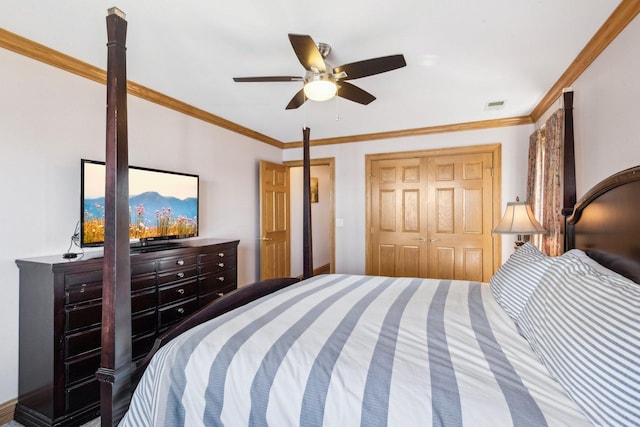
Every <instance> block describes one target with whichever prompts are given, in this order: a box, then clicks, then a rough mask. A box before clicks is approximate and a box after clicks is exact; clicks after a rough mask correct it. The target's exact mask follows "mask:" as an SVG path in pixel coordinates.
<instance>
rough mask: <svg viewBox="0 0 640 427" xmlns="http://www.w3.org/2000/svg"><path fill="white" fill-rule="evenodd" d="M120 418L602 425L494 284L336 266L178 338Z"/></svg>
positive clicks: (151, 422) (205, 422)
mask: <svg viewBox="0 0 640 427" xmlns="http://www.w3.org/2000/svg"><path fill="white" fill-rule="evenodd" d="M121 425H122V426H144V427H148V426H217V425H227V426H244V425H251V426H262V425H271V426H293V425H301V426H321V425H327V426H355V425H363V426H376V425H381V426H383V425H394V426H429V425H434V426H457V425H466V426H472V425H473V426H502V425H518V426H536V427H537V426H544V425H571V426H581V425H590V424H589V423H588V421H586V419H585V418H584V416H583V415H581V413H580V412H579V410H578V409H577V407H576V405H575V404H574V403H573V402H571V401H570V400H569V398H568V397H566V395H565V394H564V392H563V391H562V389H561V388H560V386H559V385H558V384H557V383H556V382H555V381H554V380H553V379H551V377H550V376H549V375H548V374H547V372H546V370H545V368H544V367H543V366H542V365H541V364H540V362H538V360H537V359H536V357H535V355H534V354H533V352H532V351H531V350H530V348H529V347H528V344H527V343H526V341H524V339H523V338H522V337H521V336H520V335H518V333H517V331H516V329H515V326H514V324H513V322H512V321H511V320H510V318H509V317H508V316H507V314H506V313H505V312H504V311H503V310H502V309H501V308H500V306H499V305H498V304H497V303H496V302H495V300H494V298H493V296H492V294H491V292H490V290H489V287H488V285H487V284H481V283H474V282H463V281H445V280H433V279H415V278H387V277H377V276H376V277H373V276H357V275H324V276H317V277H313V278H311V279H308V280H306V281H303V282H301V283H299V284H296V285H293V286H290V287H288V288H286V289H283V290H281V291H279V292H276V293H274V294H271V295H269V296H267V297H264V298H262V299H260V300H258V301H254V302H253V303H250V304H248V305H246V306H243V307H241V308H239V309H236V310H234V311H232V312H229V313H227V314H225V315H223V316H221V317H218V318H216V319H213V320H211V321H209V322H207V323H205V324H203V325H200V326H198V327H196V328H194V329H192V330H190V331H188V332H187V333H185V334H183V335H181V336H179V337H178V338H176V339H175V340H173V341H172V342H170V343H168V344H167V345H166V346H165V347H163V348H162V349H161V351H160V352H158V354H157V355H156V356H155V358H154V359H153V361H152V363H151V365H150V366H149V368H148V369H147V371H146V372H145V374H144V376H143V378H142V380H141V382H140V384H139V385H138V387H137V389H136V392H135V394H134V396H133V399H132V402H131V407H130V409H129V412H128V413H127V414H126V416H125V418H124V419H123V421H122V423H121Z"/></svg>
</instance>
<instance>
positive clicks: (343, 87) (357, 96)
mask: <svg viewBox="0 0 640 427" xmlns="http://www.w3.org/2000/svg"><path fill="white" fill-rule="evenodd" d="M338 96H339V97H341V98H345V99H348V100H350V101H353V102H357V103H358V104H363V105H368V104H370V103H372V102H373V101H375V99H376V97H375V96H373V95H371V94H370V93H369V92H367V91H366V90H363V89H360V88H359V87H358V86H355V85H352V84H351V83H347V82H343V81H340V82H339V83H338Z"/></svg>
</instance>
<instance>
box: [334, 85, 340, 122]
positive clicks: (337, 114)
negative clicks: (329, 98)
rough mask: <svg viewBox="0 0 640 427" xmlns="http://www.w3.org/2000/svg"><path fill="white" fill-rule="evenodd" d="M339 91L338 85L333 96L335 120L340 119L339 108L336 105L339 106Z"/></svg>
mask: <svg viewBox="0 0 640 427" xmlns="http://www.w3.org/2000/svg"><path fill="white" fill-rule="evenodd" d="M339 91H340V86H338V88H337V89H336V96H335V98H336V122H337V121H339V120H340V109H339V108H338V106H339V104H338V103H339V102H340V101H339V100H338V99H339V98H340V96H339V95H338V92H339Z"/></svg>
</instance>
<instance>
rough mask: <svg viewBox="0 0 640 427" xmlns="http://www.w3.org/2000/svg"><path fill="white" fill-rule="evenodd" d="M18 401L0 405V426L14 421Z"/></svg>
mask: <svg viewBox="0 0 640 427" xmlns="http://www.w3.org/2000/svg"><path fill="white" fill-rule="evenodd" d="M17 403H18V399H13V400H10V401H8V402H5V403H3V404H1V405H0V425H1V424H4V423H8V422H9V421H13V414H14V412H15V410H16V404H17Z"/></svg>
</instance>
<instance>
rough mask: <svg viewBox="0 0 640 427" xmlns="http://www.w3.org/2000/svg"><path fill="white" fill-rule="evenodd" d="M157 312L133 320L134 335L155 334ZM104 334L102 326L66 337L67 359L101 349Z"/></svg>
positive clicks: (144, 314) (150, 312)
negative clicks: (148, 332)
mask: <svg viewBox="0 0 640 427" xmlns="http://www.w3.org/2000/svg"><path fill="white" fill-rule="evenodd" d="M155 314H156V311H155V310H150V311H149V312H148V313H143V314H141V315H139V316H135V317H132V318H131V332H132V334H133V335H136V334H141V333H144V332H145V331H153V332H155ZM101 339H102V333H101V329H100V326H99V325H98V327H96V328H92V329H88V330H86V331H82V332H76V333H73V334H68V335H66V336H65V337H64V341H65V345H64V349H65V358H66V359H71V358H73V357H76V356H80V355H82V354H85V353H89V352H91V351H94V350H98V349H99V348H100V343H101Z"/></svg>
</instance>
